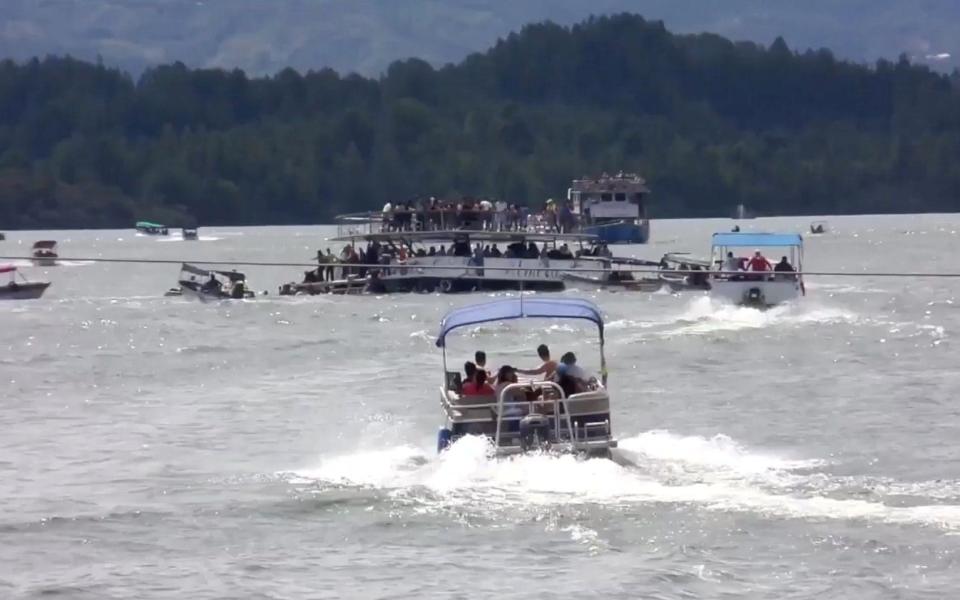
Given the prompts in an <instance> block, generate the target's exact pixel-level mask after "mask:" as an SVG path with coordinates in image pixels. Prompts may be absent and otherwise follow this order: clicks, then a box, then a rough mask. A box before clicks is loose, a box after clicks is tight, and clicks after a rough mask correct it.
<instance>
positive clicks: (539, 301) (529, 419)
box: [436, 296, 617, 457]
mask: <svg viewBox="0 0 960 600" xmlns="http://www.w3.org/2000/svg"><path fill="white" fill-rule="evenodd" d="M533 318H545V319H551V320H554V321H555V320H559V319H569V320H586V321H589V322H591V323H593V324H595V325H596V326H597V330H598V332H599V340H600V343H599V352H600V365H601V370H600V373H601V376H600V378H599V379H597V378H596V377H593V378H590V380H589V383H587V384H586V385H585V386H583V387H581V388H579V391H574V390H571V391H572V392H573V393H571V394H567V393H566V392H565V391H564V386H563V385H561V384H563V383H564V381H563V380H561V381H559V382H557V381H549V380H548V381H532V380H531V381H522V382H521V381H514V382H512V383H507V382H499V383H498V386H497V387H498V388H499V394H496V393H495V394H493V395H486V396H470V395H464V394H463V382H462V377H461V374H460V372H459V371H450V370H448V368H447V337H448V336H449V334H450V333H452V332H453V331H455V330H457V329H460V328H462V327H469V326H471V325H476V324H479V323H488V322H493V321H508V320H514V319H533ZM603 343H604V340H603V317H602V315H601V314H600V309H599V308H598V307H597V306H596V305H595V304H594V303H592V302H590V301H588V300H579V299H559V298H524V297H523V296H521V297H520V298H513V299H509V300H499V301H495V302H487V303H484V304H477V305H474V306H467V307H464V308H458V309H455V310H453V311H450V312H449V313H447V315H446V316H445V317H444V318H443V320H442V321H441V322H440V332H439V334H438V336H437V341H436V344H437V346H438V347H439V348H441V349H442V350H443V373H444V376H443V385H442V386H441V388H440V406H441V408H442V410H443V413H444V415H445V423H444V425H443V427H441V429H440V431H439V433H438V436H437V449H438V451H443V450H444V449H446V448H447V447H449V446H450V445H451V444H452V443H454V442H455V441H457V440H458V439H460V438H462V437H464V436H468V435H481V436H485V437H486V438H488V439H489V440H490V442H491V444H492V447H493V449H494V451H495V453H496V454H497V455H499V456H504V455H511V454H520V453H524V452H534V451H557V452H572V453H577V454H585V455H588V456H602V457H609V456H610V451H611V449H613V448H616V447H617V441H616V440H615V439H614V438H613V433H612V430H611V426H610V395H609V394H608V392H607V388H606V379H607V377H606V360H605V358H604V345H603Z"/></svg>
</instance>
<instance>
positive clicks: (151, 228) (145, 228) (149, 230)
mask: <svg viewBox="0 0 960 600" xmlns="http://www.w3.org/2000/svg"><path fill="white" fill-rule="evenodd" d="M136 229H137V231H138V232H140V233H143V234H146V235H168V234H169V233H170V230H169V229H167V227H166V226H165V225H161V224H160V223H153V222H151V221H137V224H136Z"/></svg>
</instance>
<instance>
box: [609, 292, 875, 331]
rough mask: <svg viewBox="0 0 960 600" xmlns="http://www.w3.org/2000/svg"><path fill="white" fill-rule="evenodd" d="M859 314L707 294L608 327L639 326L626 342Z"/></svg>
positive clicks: (843, 319) (852, 319)
mask: <svg viewBox="0 0 960 600" xmlns="http://www.w3.org/2000/svg"><path fill="white" fill-rule="evenodd" d="M859 320H860V317H859V316H858V315H857V314H856V313H853V312H851V311H848V310H844V309H840V308H834V307H828V306H823V305H819V304H815V303H811V302H809V301H806V302H802V303H796V304H793V303H788V304H784V305H781V306H775V307H773V308H770V309H768V310H757V309H755V308H748V307H745V306H735V305H732V304H727V303H724V302H717V301H714V300H711V299H710V298H708V297H700V298H694V299H692V300H691V301H690V302H689V303H688V304H687V305H686V306H685V307H684V309H683V310H682V312H680V313H679V314H676V315H673V316H671V317H668V318H666V319H660V320H656V321H647V322H625V321H624V322H620V321H614V322H613V323H611V326H612V327H614V328H616V327H624V328H627V326H628V325H629V329H634V328H639V329H642V330H643V331H642V332H640V333H636V332H635V333H634V334H633V335H630V334H628V335H627V336H626V337H625V341H627V342H635V341H638V340H640V339H664V338H672V337H679V336H690V335H710V334H715V333H726V332H735V331H743V330H751V329H765V328H770V327H802V326H806V325H814V324H817V325H821V324H828V323H856V322H858V321H859Z"/></svg>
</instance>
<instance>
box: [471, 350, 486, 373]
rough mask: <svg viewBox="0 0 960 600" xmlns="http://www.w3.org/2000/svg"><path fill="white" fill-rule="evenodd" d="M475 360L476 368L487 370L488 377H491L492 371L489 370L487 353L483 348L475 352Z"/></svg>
mask: <svg viewBox="0 0 960 600" xmlns="http://www.w3.org/2000/svg"><path fill="white" fill-rule="evenodd" d="M473 362H474V363H476V368H477V369H481V370H483V371H486V372H487V378H489V377H490V371H487V353H486V352H484V351H483V350H477V351H476V352H474V353H473Z"/></svg>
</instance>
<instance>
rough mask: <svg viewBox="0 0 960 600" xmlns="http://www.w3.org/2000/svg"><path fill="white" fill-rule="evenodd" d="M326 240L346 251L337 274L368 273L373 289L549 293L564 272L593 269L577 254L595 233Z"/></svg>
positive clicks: (380, 235)
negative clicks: (352, 265)
mask: <svg viewBox="0 0 960 600" xmlns="http://www.w3.org/2000/svg"><path fill="white" fill-rule="evenodd" d="M333 241H334V242H341V243H345V244H347V246H346V248H344V252H346V254H347V256H346V257H344V256H343V252H342V253H341V257H340V260H339V262H338V268H339V269H340V270H341V273H340V274H339V275H340V278H344V277H350V276H354V275H358V274H359V275H361V276H363V275H364V274H367V275H369V277H368V278H367V287H368V291H370V292H373V293H393V292H434V291H439V292H443V293H451V292H469V291H482V290H541V291H552V290H553V291H555V290H562V289H564V281H565V280H566V277H565V274H567V273H572V272H576V271H577V270H578V269H596V265H595V264H594V263H590V262H589V261H586V260H583V259H580V258H577V256H576V253H577V251H578V250H580V251H581V252H582V251H583V246H584V245H585V244H590V243H592V242H595V241H596V236H593V235H587V234H579V233H566V234H564V233H533V232H525V231H469V230H455V231H394V232H377V233H358V234H353V235H346V236H341V237H338V238H334V240H333ZM361 250H362V251H363V252H362V260H361ZM351 262H355V263H357V264H358V265H363V264H368V265H374V264H375V265H378V267H377V268H374V267H359V266H358V267H351V266H350V263H351ZM361 270H362V271H365V273H359V271H361Z"/></svg>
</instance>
